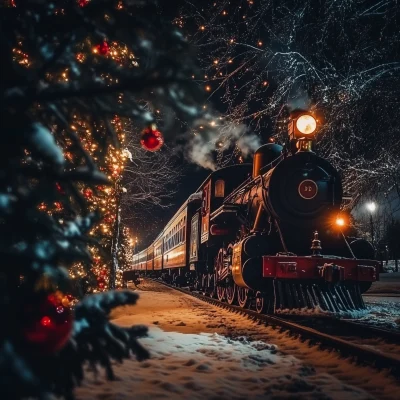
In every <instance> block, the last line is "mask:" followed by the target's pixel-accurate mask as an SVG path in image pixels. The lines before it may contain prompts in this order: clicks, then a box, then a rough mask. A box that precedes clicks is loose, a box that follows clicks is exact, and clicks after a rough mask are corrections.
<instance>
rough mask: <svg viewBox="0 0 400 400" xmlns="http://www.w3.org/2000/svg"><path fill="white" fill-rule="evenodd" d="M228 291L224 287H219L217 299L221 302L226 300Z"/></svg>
mask: <svg viewBox="0 0 400 400" xmlns="http://www.w3.org/2000/svg"><path fill="white" fill-rule="evenodd" d="M225 295H226V289H225V288H224V287H222V286H217V298H218V300H219V301H223V300H225Z"/></svg>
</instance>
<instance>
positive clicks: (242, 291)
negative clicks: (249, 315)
mask: <svg viewBox="0 0 400 400" xmlns="http://www.w3.org/2000/svg"><path fill="white" fill-rule="evenodd" d="M237 299H238V303H239V306H240V307H242V308H246V307H247V306H248V305H249V289H247V288H244V287H240V286H237Z"/></svg>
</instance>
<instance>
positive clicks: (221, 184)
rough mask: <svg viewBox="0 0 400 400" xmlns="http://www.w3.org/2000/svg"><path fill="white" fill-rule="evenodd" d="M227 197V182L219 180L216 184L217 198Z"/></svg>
mask: <svg viewBox="0 0 400 400" xmlns="http://www.w3.org/2000/svg"><path fill="white" fill-rule="evenodd" d="M224 196H225V181H223V180H222V179H218V180H217V181H216V182H215V197H224Z"/></svg>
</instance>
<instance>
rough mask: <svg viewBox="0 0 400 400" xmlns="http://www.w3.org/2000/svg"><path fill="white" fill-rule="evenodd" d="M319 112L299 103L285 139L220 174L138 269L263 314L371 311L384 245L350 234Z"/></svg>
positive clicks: (144, 254)
mask: <svg viewBox="0 0 400 400" xmlns="http://www.w3.org/2000/svg"><path fill="white" fill-rule="evenodd" d="M318 128H319V125H318V119H317V118H316V116H315V115H314V114H313V113H310V112H307V111H303V110H297V111H295V112H293V113H292V114H291V116H290V121H289V126H288V130H289V137H288V141H287V143H286V144H285V146H280V145H277V144H273V143H269V144H266V145H263V146H261V147H260V148H259V149H258V150H257V151H256V152H255V155H254V159H253V164H252V165H250V164H240V165H235V166H230V167H226V168H222V169H220V170H217V171H215V172H213V173H212V174H211V175H210V176H209V177H208V178H207V179H206V180H205V182H204V183H203V184H202V185H201V186H200V187H199V189H198V190H197V191H196V192H195V193H194V194H193V195H191V196H190V197H189V198H188V200H187V201H186V202H185V203H184V204H183V205H182V206H181V207H180V208H179V210H178V211H177V213H176V214H175V215H174V217H173V218H172V219H171V220H170V221H169V222H168V224H167V225H166V226H165V228H164V229H163V230H162V232H161V233H160V234H159V235H158V237H157V238H156V239H155V241H154V242H153V243H152V244H151V245H150V246H149V247H148V248H147V249H145V250H143V251H141V252H140V253H138V254H136V255H135V256H134V259H133V268H132V271H126V272H125V273H124V274H125V275H124V276H125V279H129V276H130V274H132V273H137V272H145V273H147V274H149V273H151V274H153V275H160V276H162V277H163V279H165V280H166V281H169V282H174V283H175V284H177V285H181V286H190V287H191V288H193V289H194V290H198V291H201V292H203V293H204V294H207V295H209V296H215V297H217V298H218V299H219V300H223V301H226V302H228V303H229V304H233V303H237V304H239V306H241V307H253V308H255V310H256V311H257V312H259V313H265V312H268V313H273V312H289V313H290V312H292V311H294V310H297V309H302V308H308V309H315V308H317V309H320V310H323V311H326V312H331V313H341V312H345V311H349V310H358V309H363V308H365V305H364V302H363V299H362V293H363V292H365V291H366V290H368V289H369V287H370V286H371V284H372V282H374V281H375V280H377V279H378V277H379V276H378V271H379V270H378V267H379V264H378V262H377V261H374V260H373V258H374V249H373V247H372V246H371V244H370V243H368V242H367V241H365V240H362V239H358V240H352V241H351V240H349V239H348V238H347V237H346V236H345V234H344V233H345V230H344V225H346V221H345V217H344V216H342V215H341V210H340V206H341V202H342V197H343V193H342V183H341V179H340V175H339V173H338V171H337V170H336V169H335V168H334V167H333V166H332V164H331V163H329V162H328V161H327V160H326V159H323V158H321V157H319V156H318V155H317V154H316V153H315V152H314V146H315V134H316V132H317V131H318Z"/></svg>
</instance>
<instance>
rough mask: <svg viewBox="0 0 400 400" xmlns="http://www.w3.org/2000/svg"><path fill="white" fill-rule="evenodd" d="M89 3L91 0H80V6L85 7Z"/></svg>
mask: <svg viewBox="0 0 400 400" xmlns="http://www.w3.org/2000/svg"><path fill="white" fill-rule="evenodd" d="M88 4H89V0H78V5H79V7H85V6H87V5H88Z"/></svg>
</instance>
